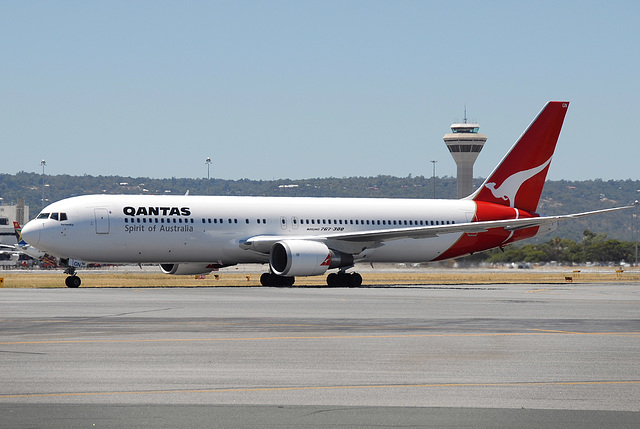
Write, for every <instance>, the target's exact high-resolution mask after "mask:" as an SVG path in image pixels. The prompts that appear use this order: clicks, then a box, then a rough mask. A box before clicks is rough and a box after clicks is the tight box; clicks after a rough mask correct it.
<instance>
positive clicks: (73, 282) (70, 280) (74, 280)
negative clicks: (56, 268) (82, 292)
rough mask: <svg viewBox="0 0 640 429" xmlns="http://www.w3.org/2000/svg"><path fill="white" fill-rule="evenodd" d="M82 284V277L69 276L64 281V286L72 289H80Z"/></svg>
mask: <svg viewBox="0 0 640 429" xmlns="http://www.w3.org/2000/svg"><path fill="white" fill-rule="evenodd" d="M81 283H82V280H80V277H78V276H69V277H67V278H66V280H65V281H64V284H65V285H67V287H71V288H77V287H80V284H81Z"/></svg>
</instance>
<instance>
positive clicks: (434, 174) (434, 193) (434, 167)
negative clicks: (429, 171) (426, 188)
mask: <svg viewBox="0 0 640 429" xmlns="http://www.w3.org/2000/svg"><path fill="white" fill-rule="evenodd" d="M431 162H432V163H433V199H434V200H435V198H436V162H438V161H436V160H433V161H431Z"/></svg>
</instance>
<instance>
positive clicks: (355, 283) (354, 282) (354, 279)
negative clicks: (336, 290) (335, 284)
mask: <svg viewBox="0 0 640 429" xmlns="http://www.w3.org/2000/svg"><path fill="white" fill-rule="evenodd" d="M349 286H351V287H360V286H362V276H361V275H360V274H359V273H351V274H349Z"/></svg>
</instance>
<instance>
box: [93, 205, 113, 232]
mask: <svg viewBox="0 0 640 429" xmlns="http://www.w3.org/2000/svg"><path fill="white" fill-rule="evenodd" d="M94 214H95V217H96V234H109V210H107V209H94Z"/></svg>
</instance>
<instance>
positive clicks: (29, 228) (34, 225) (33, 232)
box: [21, 220, 42, 247]
mask: <svg viewBox="0 0 640 429" xmlns="http://www.w3.org/2000/svg"><path fill="white" fill-rule="evenodd" d="M41 227H42V222H36V221H35V220H32V221H30V222H28V223H27V224H26V225H25V226H23V227H22V233H21V234H22V238H23V239H24V241H26V242H27V243H29V244H30V245H32V246H34V247H35V246H37V245H38V243H39V242H40V229H41Z"/></svg>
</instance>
